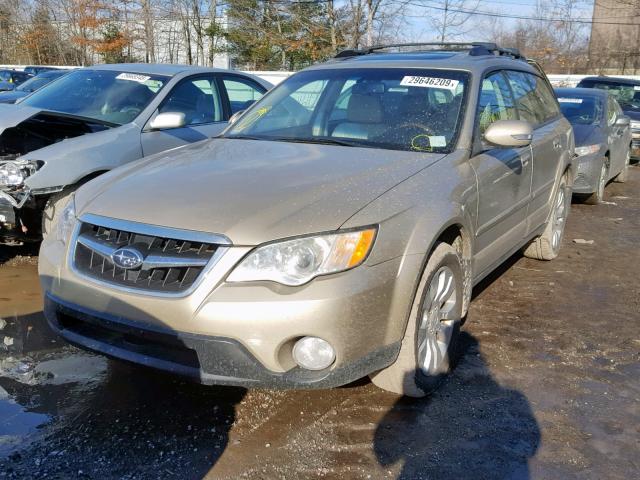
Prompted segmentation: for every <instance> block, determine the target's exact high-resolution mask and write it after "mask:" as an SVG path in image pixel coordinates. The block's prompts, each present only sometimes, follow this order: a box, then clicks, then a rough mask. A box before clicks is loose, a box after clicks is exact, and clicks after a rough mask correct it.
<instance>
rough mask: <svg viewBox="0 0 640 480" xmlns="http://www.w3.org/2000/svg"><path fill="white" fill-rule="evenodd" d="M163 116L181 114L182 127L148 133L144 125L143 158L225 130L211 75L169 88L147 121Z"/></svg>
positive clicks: (190, 78)
mask: <svg viewBox="0 0 640 480" xmlns="http://www.w3.org/2000/svg"><path fill="white" fill-rule="evenodd" d="M167 112H176V113H184V115H185V120H186V125H185V126H184V127H181V128H171V129H165V130H149V128H148V125H149V123H147V126H145V128H144V129H143V132H142V151H143V153H144V156H147V155H152V154H154V153H158V152H162V151H164V150H169V149H171V148H176V147H180V146H182V145H186V144H188V143H193V142H197V141H200V140H205V139H207V138H211V137H213V136H215V135H218V134H219V133H220V132H222V130H224V128H225V127H226V126H227V121H226V120H224V109H223V107H222V97H221V95H220V91H219V88H218V82H217V81H216V77H215V75H199V76H196V77H189V78H186V79H184V80H182V81H181V82H180V83H178V84H177V85H176V86H175V87H173V90H172V91H171V92H170V93H169V94H168V95H167V97H166V98H165V99H164V101H163V102H162V104H160V106H159V107H158V110H157V112H156V113H155V114H154V115H153V116H152V117H151V119H153V118H154V117H155V115H156V114H158V113H167ZM151 119H150V120H149V121H151Z"/></svg>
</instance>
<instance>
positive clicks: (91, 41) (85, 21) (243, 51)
mask: <svg viewBox="0 0 640 480" xmlns="http://www.w3.org/2000/svg"><path fill="white" fill-rule="evenodd" d="M629 1H631V0H629ZM441 2H443V3H440V4H439V5H441V7H442V8H439V9H438V10H434V9H430V8H429V7H430V6H432V5H434V2H433V1H432V0H429V1H427V0H0V63H1V64H42V65H46V64H57V65H91V64H93V63H103V62H105V63H115V62H172V63H188V64H198V65H219V66H227V65H222V64H219V63H217V62H219V61H220V59H225V58H230V59H232V62H231V66H233V67H235V68H241V69H247V70H297V69H300V68H303V67H305V66H307V65H310V64H313V63H315V62H318V61H322V60H324V59H327V58H329V57H331V56H333V55H335V53H337V52H339V51H340V50H343V49H357V48H362V47H365V46H370V45H375V44H380V43H389V42H411V41H416V40H419V39H427V40H431V41H458V40H460V39H464V38H470V37H472V36H473V38H474V40H476V39H477V40H485V41H496V42H498V43H500V44H502V45H505V46H512V47H517V48H520V49H521V50H522V51H523V52H524V53H525V54H527V55H530V56H532V57H535V58H537V59H539V60H541V61H542V63H543V65H544V66H545V67H546V68H547V69H548V70H549V69H550V70H551V71H553V70H557V71H563V72H564V71H571V72H575V71H579V70H580V69H581V68H584V66H585V65H586V64H587V58H586V56H587V45H588V34H589V32H588V28H586V26H585V25H581V24H576V23H571V22H564V23H563V22H558V21H555V22H527V21H519V22H515V23H514V22H505V21H502V20H501V19H493V20H491V19H489V20H487V18H486V17H478V16H476V15H474V12H475V11H476V10H477V8H478V5H479V1H478V0H441ZM578 3H579V2H578V0H548V1H545V3H544V4H542V3H540V4H539V5H538V7H537V9H538V11H537V12H536V13H537V14H538V15H540V16H543V15H544V16H554V18H566V19H568V20H569V19H571V18H572V17H573V16H575V11H576V5H577V4H578ZM475 35H477V36H475Z"/></svg>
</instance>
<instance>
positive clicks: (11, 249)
mask: <svg viewBox="0 0 640 480" xmlns="http://www.w3.org/2000/svg"><path fill="white" fill-rule="evenodd" d="M39 249H40V244H39V243H25V244H24V245H19V246H12V245H3V244H0V266H2V265H3V264H5V263H7V262H9V261H11V260H13V259H15V258H18V257H33V256H35V255H38V250H39Z"/></svg>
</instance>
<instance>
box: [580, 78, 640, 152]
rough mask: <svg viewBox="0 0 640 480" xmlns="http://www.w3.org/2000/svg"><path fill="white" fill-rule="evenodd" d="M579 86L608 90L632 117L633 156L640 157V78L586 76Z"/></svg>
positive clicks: (625, 112)
mask: <svg viewBox="0 0 640 480" xmlns="http://www.w3.org/2000/svg"><path fill="white" fill-rule="evenodd" d="M577 86H578V88H597V89H600V90H606V91H607V92H609V93H610V94H611V95H613V96H614V97H615V99H616V100H617V101H618V103H619V104H620V107H621V108H622V111H623V112H624V114H625V115H627V116H628V117H629V118H631V133H632V135H633V145H632V147H631V157H632V158H634V159H640V80H633V79H631V78H619V77H585V78H583V79H582V80H580V83H578V85H577Z"/></svg>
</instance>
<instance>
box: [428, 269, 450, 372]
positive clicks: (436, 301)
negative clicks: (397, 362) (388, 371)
mask: <svg viewBox="0 0 640 480" xmlns="http://www.w3.org/2000/svg"><path fill="white" fill-rule="evenodd" d="M457 296H458V292H457V288H456V279H455V276H454V273H453V271H452V270H451V269H450V268H449V267H447V266H442V267H440V269H438V271H437V272H436V273H435V275H433V277H432V278H431V281H430V283H429V287H428V289H427V292H426V294H425V299H424V302H423V306H422V315H421V323H420V328H419V330H418V367H419V368H420V370H421V371H422V372H423V373H424V374H425V375H434V374H439V373H444V372H443V367H444V368H445V369H446V365H445V359H446V356H447V351H448V349H449V346H450V344H451V339H452V337H453V331H454V328H455V322H456V319H455V318H454V316H455V309H456V302H457Z"/></svg>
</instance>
